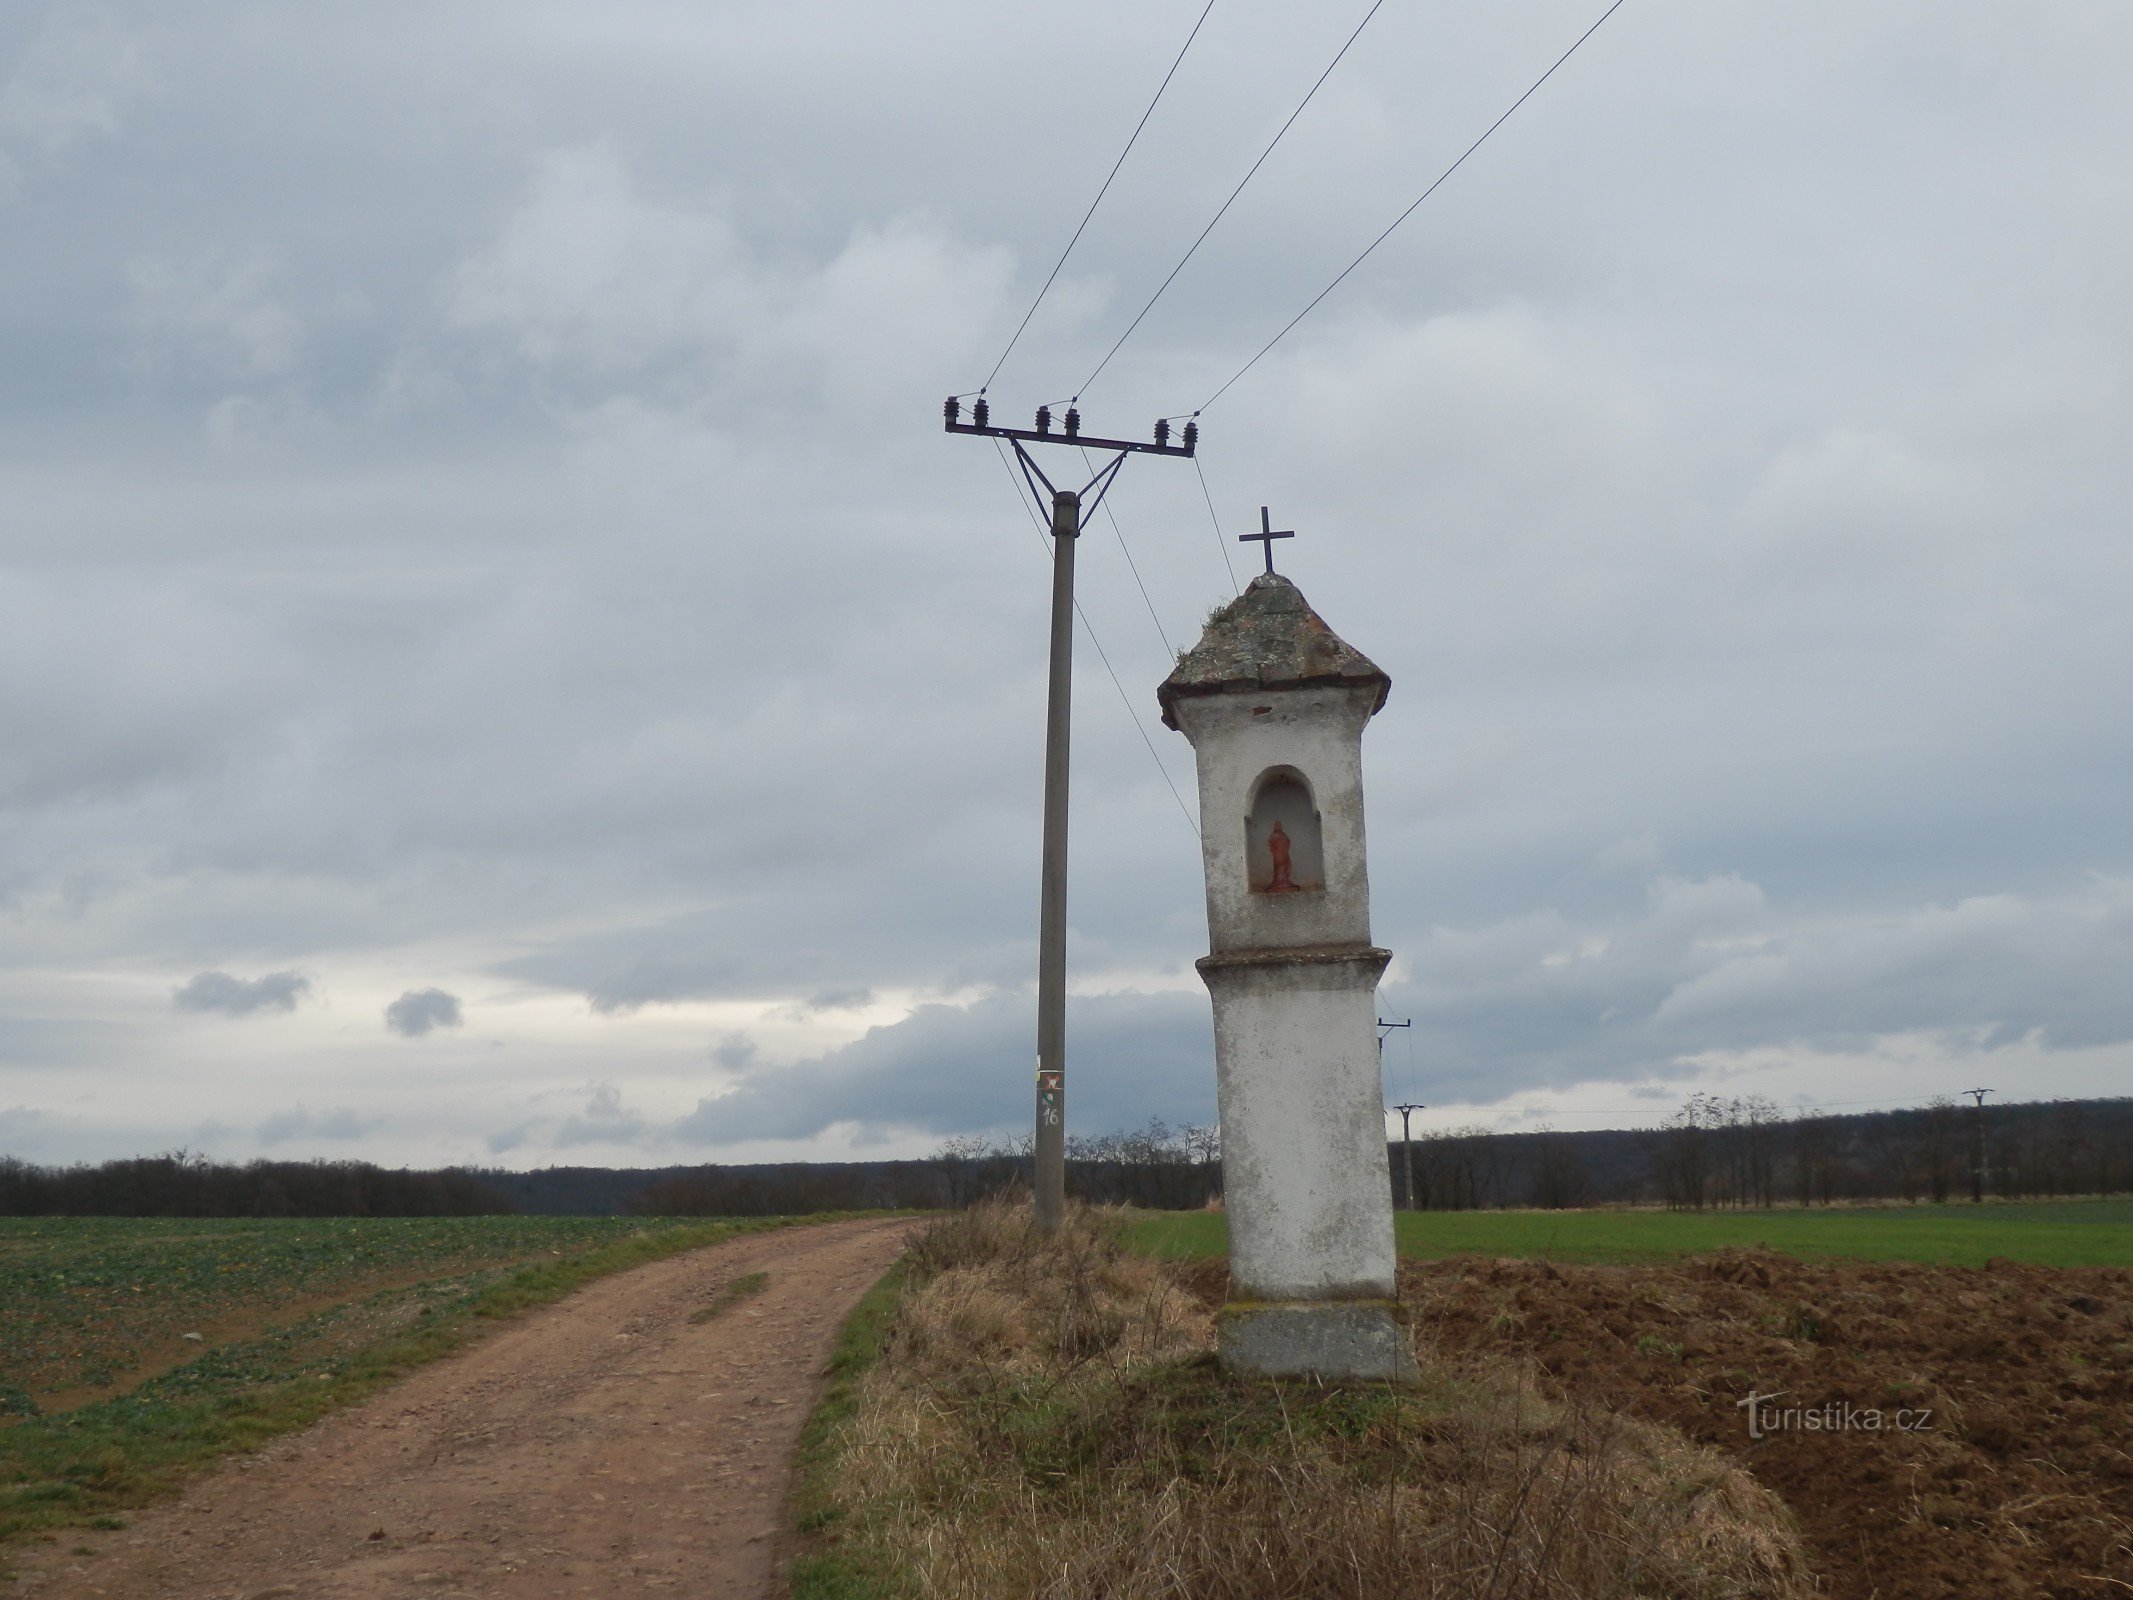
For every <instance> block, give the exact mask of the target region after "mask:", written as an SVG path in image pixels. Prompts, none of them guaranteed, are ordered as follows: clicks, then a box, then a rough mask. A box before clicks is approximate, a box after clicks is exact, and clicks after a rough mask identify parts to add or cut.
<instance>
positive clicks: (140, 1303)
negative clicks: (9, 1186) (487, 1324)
mask: <svg viewBox="0 0 2133 1600" xmlns="http://www.w3.org/2000/svg"><path fill="white" fill-rule="evenodd" d="M674 1225H675V1224H673V1223H671V1222H669V1223H658V1222H654V1223H647V1222H645V1221H644V1220H643V1219H640V1218H630V1217H508V1216H507V1217H376V1218H371V1217H361V1218H356V1217H321V1218H302V1219H282V1218H258V1219H255V1218H226V1217H216V1218H135V1217H8V1218H0V1414H13V1415H34V1414H36V1413H37V1412H40V1411H45V1410H54V1409H66V1408H67V1407H68V1406H70V1405H73V1404H79V1403H81V1402H82V1401H85V1400H89V1399H93V1398H96V1397H99V1396H101V1395H105V1394H110V1393H114V1392H118V1391H121V1390H123V1389H126V1388H128V1387H131V1386H132V1385H133V1384H134V1383H137V1382H138V1381H140V1380H141V1379H142V1378H143V1377H145V1376H151V1375H153V1374H155V1373H157V1372H160V1371H163V1370H166V1369H167V1368H169V1367H171V1366H173V1365H176V1364H177V1363H179V1362H182V1361H186V1360H189V1359H191V1358H192V1357H194V1356H197V1355H200V1354H202V1353H203V1351H204V1350H205V1349H206V1348H207V1347H208V1346H210V1345H220V1344H225V1343H229V1342H231V1341H233V1340H236V1341H241V1340H243V1339H244V1338H245V1337H247V1336H249V1335H251V1334H253V1333H255V1332H257V1331H259V1330H261V1329H263V1328H264V1327H266V1326H267V1325H268V1324H269V1323H271V1322H275V1321H278V1320H285V1319H286V1318H288V1317H289V1316H291V1315H295V1314H302V1313H305V1312H309V1311H315V1310H318V1309H321V1308H323V1307H324V1306H325V1305H328V1304H332V1303H337V1302H340V1301H345V1300H349V1299H352V1298H355V1297H357V1296H359V1295H362V1294H366V1293H371V1292H374V1291H376V1290H379V1289H383V1288H388V1287H394V1286H398V1285H403V1284H407V1283H411V1282H414V1281H417V1280H420V1279H426V1278H440V1277H458V1276H461V1275H463V1274H466V1273H469V1272H475V1271H478V1270H480V1269H482V1268H484V1267H502V1266H506V1265H510V1264H513V1263H517V1262H522V1261H526V1260H529V1259H533V1258H536V1257H541V1256H546V1255H552V1254H559V1253H563V1252H567V1251H572V1250H577V1249H581V1248H583V1247H584V1246H586V1245H592V1244H599V1243H602V1242H604V1241H607V1240H610V1239H615V1238H619V1237H622V1236H624V1235H627V1234H631V1233H637V1232H641V1231H643V1230H644V1229H645V1228H646V1227H648V1226H650V1227H660V1226H674ZM188 1335H191V1336H193V1337H190V1338H189V1337H187V1336H188Z"/></svg>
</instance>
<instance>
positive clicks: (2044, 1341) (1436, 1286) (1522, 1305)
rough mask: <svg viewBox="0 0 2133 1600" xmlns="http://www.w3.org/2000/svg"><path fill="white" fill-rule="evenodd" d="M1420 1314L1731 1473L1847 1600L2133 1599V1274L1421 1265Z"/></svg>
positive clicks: (1411, 1281)
mask: <svg viewBox="0 0 2133 1600" xmlns="http://www.w3.org/2000/svg"><path fill="white" fill-rule="evenodd" d="M1402 1298H1403V1299H1404V1300H1405V1301H1406V1302H1407V1304H1408V1305H1409V1306H1410V1307H1411V1308H1412V1310H1413V1313H1414V1317H1415V1326H1416V1331H1417V1333H1418V1335H1419V1336H1420V1337H1422V1338H1424V1339H1425V1340H1435V1341H1437V1342H1438V1343H1439V1344H1440V1345H1442V1346H1443V1347H1444V1348H1446V1349H1448V1350H1451V1351H1488V1352H1509V1353H1514V1354H1520V1355H1525V1356H1528V1357H1531V1358H1532V1359H1534V1360H1536V1361H1538V1362H1539V1363H1540V1365H1541V1366H1542V1367H1543V1368H1544V1369H1545V1370H1546V1371H1547V1372H1548V1373H1549V1374H1550V1375H1551V1376H1552V1377H1553V1378H1554V1379H1555V1380H1556V1381H1557V1382H1559V1383H1561V1384H1562V1385H1563V1387H1564V1388H1565V1389H1566V1390H1567V1391H1569V1392H1570V1393H1571V1394H1572V1395H1573V1396H1575V1397H1578V1398H1580V1399H1583V1400H1586V1401H1596V1402H1601V1403H1605V1404H1609V1405H1613V1406H1618V1407H1620V1408H1621V1409H1622V1410H1624V1411H1626V1412H1628V1413H1629V1414H1631V1415H1633V1416H1636V1417H1640V1418H1644V1419H1647V1420H1650V1421H1654V1422H1661V1423H1665V1424H1668V1425H1670V1426H1672V1427H1674V1428H1677V1429H1679V1430H1680V1431H1681V1432H1682V1433H1683V1434H1685V1435H1687V1436H1688V1437H1689V1438H1690V1439H1693V1440H1697V1441H1699V1442H1702V1443H1706V1444H1709V1445H1713V1446H1715V1447H1717V1448H1718V1449H1720V1450H1723V1451H1725V1452H1727V1453H1728V1454H1730V1455H1732V1456H1733V1457H1734V1458H1735V1459H1737V1460H1738V1461H1739V1462H1741V1464H1743V1465H1744V1466H1746V1467H1747V1468H1748V1469H1749V1470H1750V1471H1751V1472H1753V1473H1754V1475H1755V1476H1756V1477H1757V1478H1758V1479H1759V1480H1761V1481H1762V1482H1763V1483H1764V1484H1766V1485H1767V1486H1768V1487H1770V1488H1772V1489H1774V1490H1776V1491H1777V1492H1778V1493H1779V1494H1780V1495H1781V1496H1782V1497H1783V1498H1784V1500H1785V1501H1786V1503H1787V1504H1788V1505H1789V1506H1790V1507H1791V1508H1792V1510H1793V1512H1794V1513H1795V1515H1797V1516H1798V1518H1799V1520H1800V1525H1801V1528H1802V1531H1803V1532H1804V1534H1805V1535H1806V1537H1807V1540H1808V1544H1809V1547H1810V1550H1811V1552H1812V1555H1813V1558H1814V1559H1815V1560H1816V1562H1817V1564H1818V1565H1819V1566H1820V1567H1821V1568H1822V1570H1823V1571H1824V1573H1825V1574H1826V1576H1827V1578H1828V1581H1829V1585H1830V1593H1831V1594H1832V1595H1833V1596H1834V1597H1836V1600H1911V1597H1916V1600H1946V1597H1948V1596H1954V1595H1965V1596H1967V1595H1979V1596H1983V1595H1990V1596H1994V1597H1996V1600H2017V1597H2023V1596H2039V1597H2043V1596H2051V1597H2059V1596H2066V1597H2073V1596H2100V1595H2106V1594H2117V1595H2124V1594H2128V1593H2133V1454H2129V1452H2133V1274H2129V1273H2127V1272H2124V1271H2117V1270H2105V1269H2074V1268H2065V1269H2060V1268H2046V1267H2031V1266H2020V1265H2015V1264H2011V1263H2006V1262H1993V1263H1991V1264H1989V1265H1988V1266H1986V1267H1984V1268H1960V1267H1925V1266H1913V1265H1908V1264H1900V1263H1869V1262H1855V1261H1844V1262H1836V1261H1832V1262H1802V1261H1798V1260H1795V1259H1793V1258H1791V1257H1787V1256H1781V1255H1776V1254H1773V1253H1769V1252H1762V1251H1752V1252H1749V1251H1727V1252H1724V1253H1721V1254H1719V1255H1716V1256H1711V1257H1704V1258H1699V1259H1695V1260H1690V1261H1683V1262H1677V1263H1669V1264H1664V1265H1650V1266H1629V1267H1583V1266H1555V1265H1548V1264H1545V1263H1539V1262H1527V1261H1487V1260H1480V1259H1476V1258H1472V1257H1464V1258H1453V1259H1450V1260H1445V1261H1435V1262H1422V1263H1415V1262H1410V1263H1407V1264H1405V1265H1404V1267H1403V1271H1402ZM1751 1396H1753V1397H1757V1398H1756V1403H1755V1404H1754V1406H1753V1407H1752V1409H1753V1411H1754V1414H1755V1415H1754V1421H1753V1424H1752V1425H1751V1421H1750V1409H1751V1408H1750V1407H1749V1406H1747V1405H1745V1404H1744V1402H1746V1401H1748V1400H1749V1399H1750V1397H1751Z"/></svg>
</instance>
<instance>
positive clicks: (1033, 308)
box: [979, 0, 1215, 393]
mask: <svg viewBox="0 0 2133 1600" xmlns="http://www.w3.org/2000/svg"><path fill="white" fill-rule="evenodd" d="M1214 9H1215V0H1207V5H1206V7H1205V8H1204V9H1203V10H1202V11H1201V12H1200V20H1199V22H1195V23H1194V24H1193V25H1192V32H1190V33H1188V34H1187V35H1185V43H1184V44H1183V45H1181V46H1179V48H1178V55H1177V60H1175V61H1173V62H1171V63H1170V70H1169V71H1168V72H1166V73H1164V74H1163V81H1162V82H1161V83H1160V84H1158V85H1157V86H1156V90H1155V99H1154V100H1150V101H1149V102H1148V109H1147V110H1146V111H1143V112H1142V113H1141V120H1140V121H1138V122H1136V123H1135V124H1134V125H1133V134H1132V136H1131V137H1130V138H1128V139H1127V140H1126V148H1125V149H1123V150H1121V151H1119V153H1118V159H1117V160H1116V161H1114V162H1112V163H1111V171H1110V175H1109V176H1107V177H1106V178H1105V179H1104V182H1103V187H1102V188H1101V189H1098V190H1097V191H1096V198H1095V199H1094V200H1091V201H1090V202H1089V209H1088V210H1087V211H1085V212H1083V213H1082V217H1081V226H1080V227H1077V228H1076V229H1075V230H1074V237H1073V238H1071V239H1069V240H1067V244H1066V248H1065V249H1064V250H1062V251H1060V252H1059V259H1058V260H1057V261H1055V262H1053V263H1052V270H1051V273H1050V275H1049V276H1048V277H1046V278H1045V280H1044V287H1043V288H1041V289H1039V290H1038V291H1037V298H1036V299H1034V300H1032V301H1031V302H1030V307H1029V310H1027V311H1025V312H1023V313H1022V321H1021V322H1020V323H1019V324H1017V325H1016V327H1015V332H1014V337H1013V338H1010V339H1009V340H1008V341H1007V348H1006V349H1005V350H1002V351H1001V352H1000V359H999V360H997V361H995V362H994V363H993V364H992V371H991V372H989V373H987V374H986V375H985V384H984V389H990V388H991V387H992V380H993V379H994V378H997V377H998V376H999V375H1000V369H1001V368H1002V367H1004V366H1006V365H1007V358H1008V357H1009V356H1010V355H1012V354H1013V353H1014V349H1015V345H1016V344H1017V343H1018V342H1019V341H1020V340H1021V338H1022V332H1023V330H1024V329H1025V328H1027V327H1028V326H1029V319H1030V318H1031V317H1034V316H1035V315H1036V314H1037V308H1038V307H1039V306H1041V305H1043V304H1044V297H1045V296H1046V295H1048V294H1050V293H1051V292H1052V283H1053V281H1054V280H1055V279H1057V278H1058V276H1059V269H1060V268H1061V267H1064V266H1065V265H1066V263H1067V257H1068V256H1070V255H1072V254H1073V253H1074V246H1075V245H1077V244H1079V243H1080V242H1081V234H1082V229H1084V228H1086V227H1088V225H1089V218H1091V217H1093V216H1095V215H1096V208H1097V207H1098V206H1100V205H1102V204H1103V199H1104V196H1105V195H1107V194H1109V193H1110V192H1111V180H1112V179H1113V178H1116V177H1117V176H1118V169H1119V168H1120V167H1123V166H1124V165H1125V164H1126V157H1127V156H1129V155H1131V154H1132V153H1133V146H1134V144H1135V143H1136V142H1137V141H1138V140H1139V138H1140V136H1141V129H1143V128H1145V127H1147V126H1148V119H1149V118H1150V117H1152V116H1154V115H1155V107H1156V102H1157V101H1159V100H1161V99H1162V98H1163V91H1164V90H1165V89H1168V88H1169V87H1170V80H1171V79H1172V78H1174V77H1176V76H1177V72H1178V68H1179V66H1181V65H1182V64H1183V63H1184V60H1185V52H1186V51H1187V50H1190V49H1191V48H1192V42H1193V40H1195V39H1197V38H1199V36H1200V25H1201V23H1204V22H1206V21H1207V13H1208V12H1210V11H1212V10H1214ZM984 389H981V390H980V391H979V392H980V393H983V392H984Z"/></svg>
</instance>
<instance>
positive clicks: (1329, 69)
mask: <svg viewBox="0 0 2133 1600" xmlns="http://www.w3.org/2000/svg"><path fill="white" fill-rule="evenodd" d="M1384 3H1385V0H1376V4H1374V5H1372V6H1371V8H1370V9H1369V10H1368V11H1366V12H1364V13H1363V20H1362V21H1361V22H1358V23H1357V24H1356V25H1355V32H1354V33H1351V34H1349V35H1348V41H1347V44H1343V45H1342V46H1341V47H1340V49H1339V50H1337V51H1335V52H1334V55H1333V59H1332V60H1331V61H1329V62H1327V63H1326V70H1325V71H1324V72H1321V73H1320V74H1319V75H1318V81H1317V82H1316V83H1314V84H1312V85H1311V90H1310V93H1309V94H1306V95H1305V96H1304V97H1303V98H1302V99H1301V100H1299V101H1297V103H1296V109H1295V110H1294V111H1291V112H1290V113H1289V120H1288V121H1287V122H1284V123H1283V124H1282V125H1281V131H1280V132H1279V133H1277V134H1275V135H1274V137H1273V139H1272V140H1271V141H1269V143H1268V144H1267V147H1266V148H1265V149H1264V150H1262V151H1260V152H1259V159H1258V160H1257V161H1254V162H1253V163H1252V165H1251V170H1250V171H1248V172H1246V173H1245V175H1244V176H1243V177H1241V178H1239V179H1238V180H1237V187H1236V188H1234V189H1232V190H1230V192H1229V199H1227V200H1225V201H1223V202H1222V204H1221V206H1220V207H1218V208H1217V209H1216V211H1215V214H1214V215H1213V216H1212V217H1209V218H1208V219H1207V226H1206V227H1204V228H1202V229H1201V230H1200V236H1199V238H1197V239H1195V240H1193V242H1192V243H1191V244H1190V245H1189V246H1187V247H1186V251H1185V254H1184V255H1182V256H1180V257H1179V258H1178V264H1177V265H1176V266H1174V267H1172V268H1171V269H1170V276H1169V277H1166V278H1165V279H1164V280H1163V281H1162V282H1161V283H1159V284H1157V285H1156V286H1155V293H1154V294H1152V295H1150V296H1149V297H1148V303H1147V304H1146V305H1144V306H1142V307H1141V309H1140V315H1139V316H1136V317H1135V318H1134V319H1133V320H1132V321H1131V322H1130V323H1128V324H1127V325H1126V331H1125V332H1124V333H1122V334H1120V335H1119V336H1118V342H1117V343H1116V344H1113V345H1112V346H1111V348H1110V349H1109V350H1107V351H1106V352H1105V353H1104V358H1103V360H1101V361H1099V362H1097V363H1096V371H1095V372H1092V373H1090V374H1089V375H1088V377H1086V378H1084V379H1083V380H1082V384H1081V388H1080V390H1078V391H1077V395H1079V394H1086V393H1087V392H1088V389H1089V385H1090V384H1092V383H1094V382H1095V381H1096V379H1097V376H1098V375H1099V374H1100V373H1102V371H1103V370H1104V368H1106V367H1108V366H1109V365H1110V364H1111V357H1113V356H1115V355H1117V354H1118V349H1119V345H1122V344H1124V343H1125V342H1126V341H1127V340H1128V339H1130V338H1132V337H1133V330H1134V329H1135V328H1138V327H1139V326H1140V325H1141V319H1142V318H1143V317H1146V316H1147V315H1148V313H1149V312H1151V311H1153V310H1154V309H1155V303H1156V301H1158V300H1160V299H1162V298H1163V291H1164V290H1165V289H1168V288H1169V287H1170V284H1171V280H1172V279H1174V278H1176V277H1177V275H1178V274H1179V273H1181V272H1183V271H1184V270H1185V263H1186V262H1188V261H1190V260H1191V259H1192V257H1193V252H1194V251H1195V250H1198V249H1199V248H1200V246H1201V245H1202V244H1204V243H1206V242H1207V236H1208V235H1209V234H1210V233H1213V232H1214V231H1215V224H1216V223H1218V222H1220V221H1221V220H1222V214H1223V212H1225V211H1227V210H1229V208H1230V206H1231V205H1233V204H1234V203H1235V202H1236V199H1237V196H1239V195H1240V194H1242V193H1244V186H1245V185H1246V184H1248V183H1250V182H1251V181H1252V174H1253V173H1256V172H1257V171H1258V170H1259V169H1260V168H1261V167H1262V166H1264V165H1265V164H1266V158H1267V157H1268V156H1270V155H1272V154H1273V153H1274V146H1275V145H1277V144H1279V143H1281V141H1282V138H1283V136H1284V135H1286V134H1287V133H1288V131H1289V128H1290V126H1291V125H1292V124H1294V122H1295V121H1296V119H1297V118H1298V117H1300V116H1302V115H1303V110H1304V107H1305V106H1307V105H1309V104H1310V103H1311V96H1312V95H1315V94H1317V93H1318V91H1319V87H1320V85H1322V84H1323V83H1324V82H1325V81H1326V80H1327V79H1328V78H1330V77H1332V76H1333V69H1334V68H1335V67H1337V66H1339V65H1340V64H1341V57H1342V56H1344V55H1346V54H1347V53H1348V46H1349V45H1352V44H1354V43H1355V41H1356V39H1357V38H1358V37H1359V36H1360V35H1361V34H1362V31H1363V29H1364V28H1365V27H1367V26H1369V23H1370V19H1371V18H1372V17H1374V16H1376V15H1377V14H1378V7H1379V6H1382V5H1383V4H1384Z"/></svg>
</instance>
